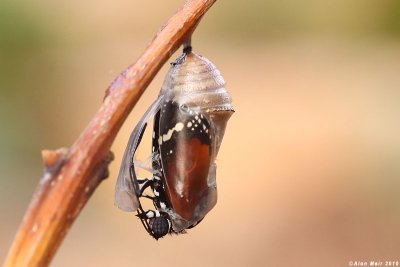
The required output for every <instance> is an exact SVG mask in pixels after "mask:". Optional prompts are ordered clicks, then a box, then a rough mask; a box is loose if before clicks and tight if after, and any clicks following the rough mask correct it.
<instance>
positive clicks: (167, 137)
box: [158, 122, 184, 144]
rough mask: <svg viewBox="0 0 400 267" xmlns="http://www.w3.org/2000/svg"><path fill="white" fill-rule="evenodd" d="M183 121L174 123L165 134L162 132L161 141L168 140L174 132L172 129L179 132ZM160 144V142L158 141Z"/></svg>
mask: <svg viewBox="0 0 400 267" xmlns="http://www.w3.org/2000/svg"><path fill="white" fill-rule="evenodd" d="M183 126H184V125H183V123H182V122H178V123H177V124H175V127H174V128H172V129H169V130H168V132H167V133H166V134H164V135H163V136H162V141H163V142H165V141H168V140H169V139H171V137H172V134H173V133H174V131H177V132H180V131H182V129H183ZM158 143H159V144H160V142H158Z"/></svg>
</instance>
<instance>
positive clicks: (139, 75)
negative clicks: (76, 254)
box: [4, 0, 216, 267]
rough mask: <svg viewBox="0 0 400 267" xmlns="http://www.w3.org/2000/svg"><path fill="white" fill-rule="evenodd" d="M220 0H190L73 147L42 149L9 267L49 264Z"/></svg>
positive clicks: (128, 71) (118, 81) (113, 88)
mask: <svg viewBox="0 0 400 267" xmlns="http://www.w3.org/2000/svg"><path fill="white" fill-rule="evenodd" d="M215 2H216V0H189V1H187V2H186V3H185V4H184V6H183V7H182V8H181V9H180V10H179V11H177V12H176V13H175V14H174V15H173V16H172V17H171V18H170V19H169V20H168V22H167V23H166V24H165V25H164V26H163V28H162V29H161V30H160V31H159V32H158V33H157V35H156V36H155V38H154V39H153V41H152V42H151V43H150V45H149V46H148V47H147V49H146V50H145V51H144V53H143V55H142V56H141V57H140V58H139V59H138V60H137V61H136V63H135V64H133V65H132V66H130V67H128V68H127V69H126V70H125V71H124V72H123V73H122V74H120V75H119V76H118V77H117V78H116V79H115V80H114V82H113V83H112V84H111V86H110V87H109V88H108V89H107V91H106V97H105V99H104V102H103V105H102V106H101V107H100V109H99V111H98V112H97V114H96V115H95V116H94V117H93V119H92V120H91V121H90V123H89V125H88V126H87V127H86V129H85V130H84V131H83V132H82V134H81V135H80V137H79V138H78V139H77V140H76V141H75V143H74V144H73V145H72V147H71V148H70V149H66V148H61V149H58V150H56V151H50V150H44V151H42V157H43V161H44V164H45V172H44V175H43V177H42V179H41V180H40V183H39V185H38V187H37V189H36V191H35V193H34V195H33V198H32V200H31V203H30V205H29V207H28V209H27V211H26V213H25V217H24V219H23V221H22V223H21V225H20V228H19V230H18V232H17V234H16V237H15V239H14V242H13V244H12V246H11V248H10V251H9V253H8V256H7V258H6V261H5V263H4V266H5V267H11V266H13V267H15V266H18V267H19V266H47V265H49V263H50V261H51V259H52V258H53V256H54V254H55V252H56V251H57V249H58V247H59V246H60V244H61V242H62V240H63V239H64V237H65V235H66V234H67V232H68V230H69V228H70V227H71V225H72V223H73V222H74V220H75V219H76V217H77V216H78V215H79V213H80V211H81V210H82V208H83V207H84V205H85V204H86V202H87V201H88V199H89V198H90V196H91V194H92V193H93V191H94V190H95V189H96V187H97V186H98V185H99V184H100V182H101V181H102V180H103V179H104V178H105V177H107V175H108V174H107V167H108V164H109V162H110V161H111V160H112V154H111V152H109V150H110V147H111V144H112V142H113V140H114V138H115V136H116V135H117V133H118V131H119V129H120V128H121V125H122V123H123V122H124V121H125V119H126V117H127V116H128V114H129V112H130V111H131V110H132V109H133V107H134V106H135V104H136V102H137V101H138V100H139V98H140V96H141V95H142V93H143V92H144V90H145V89H146V87H147V86H148V85H149V83H150V82H151V80H152V79H153V78H154V76H155V75H156V74H157V72H158V71H159V70H160V68H161V67H162V66H163V64H164V63H165V62H166V61H167V60H168V59H169V57H170V56H171V55H172V54H173V53H174V52H175V51H176V50H177V49H178V48H179V46H180V45H181V44H182V43H183V42H185V41H187V40H189V39H190V37H191V34H192V33H193V31H194V30H195V28H196V26H197V24H198V23H199V21H200V19H201V17H202V16H203V15H204V14H205V12H207V10H208V9H209V8H210V7H211V6H212V5H213V4H214V3H215Z"/></svg>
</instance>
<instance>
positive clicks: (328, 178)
mask: <svg viewBox="0 0 400 267" xmlns="http://www.w3.org/2000/svg"><path fill="white" fill-rule="evenodd" d="M183 2H184V1H183V0H180V1H177V0H168V1H158V0H155V1H137V0H117V1H115V0H114V1H107V0H105V1H98V0H97V1H93V0H89V1H76V0H72V1H50V0H39V1H33V0H14V1H11V0H1V1H0V125H1V130H0V214H1V217H0V218H1V221H0V262H3V261H4V258H5V256H6V253H7V250H8V248H9V246H10V244H11V242H12V239H13V237H14V235H15V232H16V230H17V228H18V225H19V223H20V221H21V219H22V216H23V214H24V212H25V209H26V207H27V205H28V203H29V201H30V198H31V196H32V194H33V191H34V189H35V187H36V184H37V183H38V181H39V178H40V176H41V174H42V168H43V167H42V162H41V157H40V150H41V149H43V148H49V149H54V148H58V147H61V146H69V145H71V144H72V142H73V141H74V140H75V139H76V138H77V137H78V136H79V134H80V132H81V131H82V129H83V128H84V127H85V125H86V124H87V123H88V122H89V120H90V119H91V117H92V116H93V115H94V114H95V112H96V111H97V109H98V108H99V107H100V105H101V101H102V97H103V94H104V90H105V89H106V88H107V86H108V85H109V84H110V83H111V81H112V80H113V79H114V78H115V77H116V76H117V75H118V74H119V73H120V72H121V71H122V70H123V69H124V68H125V67H127V66H128V65H130V64H131V63H133V62H134V61H135V60H136V59H137V58H138V57H139V55H140V54H141V52H142V51H143V50H144V48H145V47H146V46H147V44H148V43H149V42H150V40H151V39H152V38H153V36H154V34H155V33H156V31H157V30H158V29H159V28H160V26H161V25H163V23H164V22H165V21H166V20H167V18H169V17H170V15H171V14H173V13H174V12H175V10H176V9H177V8H178V7H179V6H181V5H182V3H183ZM399 37H400V2H399V1H398V0H392V1H386V0H337V1H319V0H318V1H317V0H304V1H272V0H254V1H240V0H229V1H218V2H217V3H216V4H215V5H214V6H213V8H212V9H211V10H210V11H209V12H208V13H207V15H206V16H205V17H204V18H203V21H202V23H201V24H200V26H199V28H198V30H197V31H196V33H195V35H194V37H193V45H194V50H195V51H197V52H198V53H200V54H203V55H205V56H207V57H208V58H209V59H211V60H212V61H213V62H214V63H215V64H216V65H217V66H218V67H219V68H220V70H221V71H222V73H223V74H224V77H225V79H226V80H227V82H228V85H227V87H228V88H229V90H230V92H231V94H232V97H233V99H234V105H235V108H236V113H235V114H234V116H233V117H232V119H231V120H230V122H229V125H228V129H227V132H226V135H225V139H224V142H223V145H222V148H221V151H220V154H219V158H218V167H219V168H218V176H217V177H218V179H217V180H218V190H219V200H218V203H217V206H216V207H215V208H214V209H213V210H212V211H211V212H210V213H209V214H208V215H207V217H206V218H205V220H204V221H203V222H202V223H201V224H200V225H199V226H198V227H196V228H194V229H192V230H190V231H189V233H188V234H186V235H184V236H171V237H167V238H164V239H162V240H160V241H158V242H156V241H154V240H152V239H151V238H150V237H149V236H148V235H147V233H146V232H145V231H144V229H143V228H142V226H141V224H140V222H139V221H138V220H137V219H136V218H135V217H134V216H133V215H132V214H127V213H123V212H121V211H119V210H118V209H117V208H116V207H114V205H113V190H114V184H115V181H116V176H117V172H118V168H119V164H120V160H121V157H122V154H123V151H124V149H125V145H126V142H127V139H128V137H129V134H130V131H131V130H132V128H133V127H134V125H135V123H136V122H137V120H138V119H139V118H140V116H141V115H142V113H143V112H144V110H145V109H146V108H147V107H148V105H149V104H150V103H151V102H152V100H153V99H154V98H155V97H156V95H157V94H158V90H159V88H160V86H161V83H162V80H163V77H164V75H165V73H166V71H167V67H168V66H166V67H164V68H163V69H162V70H161V72H160V73H159V75H158V76H157V78H156V79H155V80H154V81H153V82H152V84H151V85H150V87H149V88H148V90H147V91H146V93H145V94H144V96H143V97H142V98H141V100H140V102H139V103H138V105H137V107H136V108H135V110H134V112H133V113H132V114H131V115H130V117H129V119H128V120H127V121H126V123H125V124H124V126H123V128H122V129H121V131H120V133H119V134H118V136H117V138H116V140H115V142H114V144H113V147H112V150H113V151H114V153H115V157H116V158H115V161H114V162H113V163H112V164H111V166H110V170H111V175H110V177H109V179H107V180H106V181H104V182H103V183H102V184H101V185H100V187H99V188H98V190H97V191H96V193H95V194H94V195H93V197H92V198H91V200H90V201H89V203H88V205H87V206H86V207H85V209H84V210H83V212H82V213H81V215H80V217H79V218H78V220H77V221H76V222H75V223H74V225H73V227H72V229H71V231H70V233H69V234H68V236H67V237H66V239H65V241H64V242H63V244H62V246H61V247H60V249H59V251H58V252H57V254H56V257H55V259H54V260H53V263H52V266H348V265H349V264H348V262H349V261H370V260H375V261H386V260H388V261H389V260H399V261H400V230H399V229H400V228H399V225H400V202H399V201H400V179H399V178H400V164H399V161H400V124H399V115H400V40H399ZM177 56H178V54H175V55H174V56H173V58H175V57H177ZM173 58H172V59H171V60H170V61H172V60H173ZM147 144H149V142H148V143H147ZM145 145H146V143H145Z"/></svg>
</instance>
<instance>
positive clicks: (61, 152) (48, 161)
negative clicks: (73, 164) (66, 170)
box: [42, 147, 69, 172]
mask: <svg viewBox="0 0 400 267" xmlns="http://www.w3.org/2000/svg"><path fill="white" fill-rule="evenodd" d="M68 151H69V149H68V148H66V147H62V148H59V149H57V150H46V149H45V150H42V159H43V163H44V167H45V172H54V171H56V170H58V169H59V167H60V166H61V165H62V163H63V162H64V160H65V158H66V156H67V155H68Z"/></svg>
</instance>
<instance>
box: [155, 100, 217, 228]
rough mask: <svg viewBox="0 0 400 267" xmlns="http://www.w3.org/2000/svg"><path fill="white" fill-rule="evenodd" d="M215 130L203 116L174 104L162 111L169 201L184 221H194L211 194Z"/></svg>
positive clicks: (162, 149)
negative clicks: (207, 196)
mask: <svg viewBox="0 0 400 267" xmlns="http://www.w3.org/2000/svg"><path fill="white" fill-rule="evenodd" d="M213 138H214V137H213V130H212V128H211V125H210V122H209V120H208V119H207V118H206V116H205V115H203V114H202V113H201V112H199V111H197V110H194V109H191V108H189V107H188V106H186V105H179V104H178V102H176V101H174V100H169V101H165V102H164V104H163V105H162V107H161V110H160V120H159V137H158V145H159V154H160V156H161V163H162V170H163V179H164V182H165V185H166V191H167V192H168V196H169V200H170V202H171V204H172V206H173V208H174V210H175V212H177V213H178V214H179V215H180V216H181V217H182V218H184V219H186V220H190V218H191V217H192V216H193V214H194V212H195V209H196V207H197V206H198V204H199V203H200V201H201V200H202V199H203V197H204V196H205V195H207V193H208V189H209V188H208V184H207V177H208V174H209V170H210V166H211V163H212V162H211V161H212V153H213V150H214V147H213V142H212V139H213Z"/></svg>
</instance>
